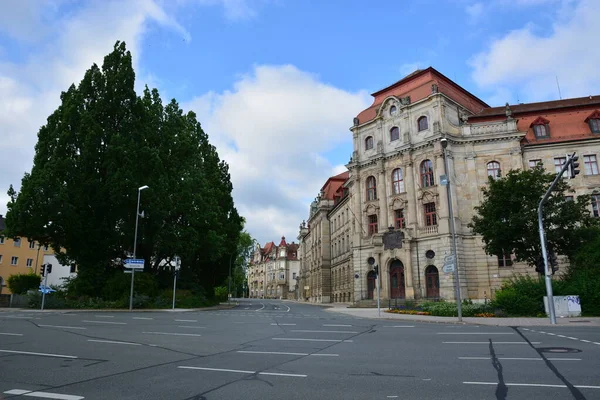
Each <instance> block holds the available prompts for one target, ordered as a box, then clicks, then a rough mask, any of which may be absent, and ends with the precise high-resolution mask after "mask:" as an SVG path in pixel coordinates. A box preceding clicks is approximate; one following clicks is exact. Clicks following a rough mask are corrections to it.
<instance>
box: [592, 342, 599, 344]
mask: <svg viewBox="0 0 600 400" xmlns="http://www.w3.org/2000/svg"><path fill="white" fill-rule="evenodd" d="M592 343H594V344H600V343H598V342H592Z"/></svg>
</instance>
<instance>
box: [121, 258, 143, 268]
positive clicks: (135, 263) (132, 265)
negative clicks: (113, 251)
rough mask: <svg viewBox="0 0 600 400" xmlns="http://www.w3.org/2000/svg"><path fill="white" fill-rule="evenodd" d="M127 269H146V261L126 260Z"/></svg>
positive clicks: (137, 259)
mask: <svg viewBox="0 0 600 400" xmlns="http://www.w3.org/2000/svg"><path fill="white" fill-rule="evenodd" d="M125 268H129V269H144V259H139V258H128V259H127V260H125Z"/></svg>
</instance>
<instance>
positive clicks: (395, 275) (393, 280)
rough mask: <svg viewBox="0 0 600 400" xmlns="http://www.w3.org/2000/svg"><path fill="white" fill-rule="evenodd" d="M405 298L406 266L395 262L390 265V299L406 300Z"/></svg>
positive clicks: (397, 261) (398, 261)
mask: <svg viewBox="0 0 600 400" xmlns="http://www.w3.org/2000/svg"><path fill="white" fill-rule="evenodd" d="M405 297H406V292H405V284H404V265H403V264H402V261H400V260H394V261H393V262H392V264H391V265H390V298H392V299H404V298H405Z"/></svg>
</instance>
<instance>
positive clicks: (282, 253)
mask: <svg viewBox="0 0 600 400" xmlns="http://www.w3.org/2000/svg"><path fill="white" fill-rule="evenodd" d="M299 271H300V262H299V261H298V244H296V243H294V242H292V243H287V242H286V241H285V237H284V236H282V237H281V242H279V246H276V245H275V243H274V242H269V243H267V244H266V245H265V246H264V247H262V248H261V247H260V245H258V244H257V245H256V248H255V250H254V254H253V255H252V259H251V261H250V264H249V265H248V269H247V271H246V273H247V278H248V287H249V295H250V297H251V298H268V299H295V298H297V277H298V273H299Z"/></svg>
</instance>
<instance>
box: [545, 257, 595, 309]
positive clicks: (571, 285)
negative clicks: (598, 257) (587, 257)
mask: <svg viewBox="0 0 600 400" xmlns="http://www.w3.org/2000/svg"><path fill="white" fill-rule="evenodd" d="M555 295H559V296H566V295H579V300H580V301H581V313H582V315H585V316H588V317H589V316H600V271H595V270H593V269H582V270H577V271H573V272H572V273H571V274H569V276H567V277H566V278H565V280H564V281H562V282H561V285H560V287H559V288H557V289H556V290H555Z"/></svg>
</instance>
